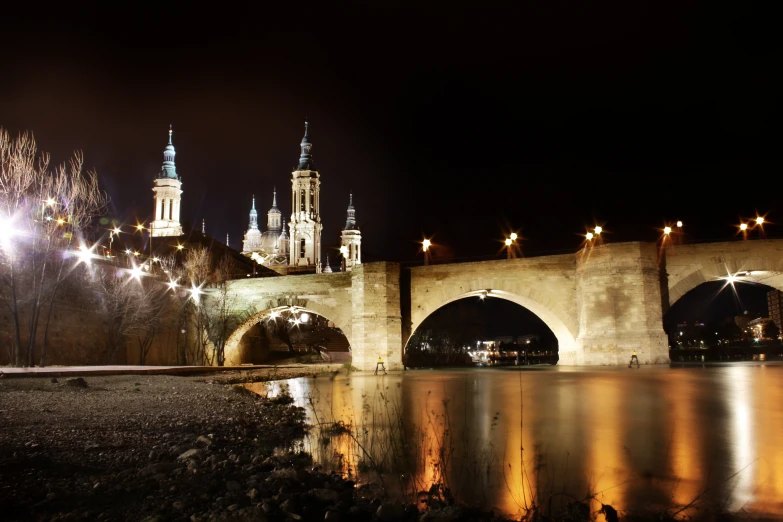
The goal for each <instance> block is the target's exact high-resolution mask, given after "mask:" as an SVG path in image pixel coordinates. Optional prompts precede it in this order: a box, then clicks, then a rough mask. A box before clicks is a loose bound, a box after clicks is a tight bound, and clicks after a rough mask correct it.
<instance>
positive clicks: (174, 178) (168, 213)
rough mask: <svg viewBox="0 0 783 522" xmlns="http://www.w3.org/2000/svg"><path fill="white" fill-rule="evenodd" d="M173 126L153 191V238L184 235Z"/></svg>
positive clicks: (151, 230) (151, 226) (151, 231)
mask: <svg viewBox="0 0 783 522" xmlns="http://www.w3.org/2000/svg"><path fill="white" fill-rule="evenodd" d="M171 134H172V130H171V126H169V144H168V145H166V148H165V149H163V168H162V169H161V171H160V173H159V174H158V177H157V178H156V179H155V186H154V187H153V188H152V191H153V192H154V193H155V195H154V196H153V199H154V201H155V219H154V220H153V221H152V223H151V224H150V235H151V236H152V237H173V236H181V235H182V225H181V224H180V221H179V205H180V200H181V197H182V181H181V180H180V178H179V176H178V175H177V168H176V166H175V165H174V158H175V156H176V155H177V153H176V152H175V151H174V145H172V144H171Z"/></svg>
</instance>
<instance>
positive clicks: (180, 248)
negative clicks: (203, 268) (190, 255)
mask: <svg viewBox="0 0 783 522" xmlns="http://www.w3.org/2000/svg"><path fill="white" fill-rule="evenodd" d="M183 248H185V245H179V244H178V245H177V250H182V249H183Z"/></svg>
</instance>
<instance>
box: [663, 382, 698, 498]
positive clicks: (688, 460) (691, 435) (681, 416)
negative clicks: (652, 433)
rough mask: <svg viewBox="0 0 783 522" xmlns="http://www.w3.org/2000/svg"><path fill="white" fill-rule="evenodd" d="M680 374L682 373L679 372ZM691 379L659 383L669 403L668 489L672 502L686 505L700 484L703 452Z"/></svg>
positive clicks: (695, 495)
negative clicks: (665, 383)
mask: <svg viewBox="0 0 783 522" xmlns="http://www.w3.org/2000/svg"><path fill="white" fill-rule="evenodd" d="M680 376H684V375H680ZM695 386H698V384H696V385H694V384H693V383H692V382H689V381H687V380H680V379H678V380H677V382H676V383H672V385H671V386H664V387H662V388H663V389H662V391H664V392H665V394H666V398H667V406H668V407H669V419H668V422H667V425H668V426H670V427H671V432H670V433H669V434H667V435H668V442H669V447H670V448H671V457H670V463H669V467H670V469H671V473H672V476H671V477H670V482H671V483H670V484H669V487H670V491H671V498H672V502H673V503H674V505H675V506H686V505H688V504H690V503H691V502H693V500H694V499H695V498H697V497H698V495H699V491H700V489H701V487H702V484H700V483H699V479H700V475H701V473H702V471H703V468H704V466H703V460H704V455H703V452H702V444H701V441H702V440H704V435H705V434H704V433H702V429H703V427H704V424H703V423H701V422H699V420H698V419H699V412H698V411H697V410H698V409H699V408H703V407H704V404H703V403H700V401H699V393H698V391H699V390H696V389H695Z"/></svg>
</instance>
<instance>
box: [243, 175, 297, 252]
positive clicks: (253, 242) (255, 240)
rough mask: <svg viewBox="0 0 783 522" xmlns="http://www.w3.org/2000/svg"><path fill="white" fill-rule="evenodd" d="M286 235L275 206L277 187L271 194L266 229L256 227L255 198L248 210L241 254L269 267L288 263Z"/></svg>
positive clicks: (278, 211) (280, 215)
mask: <svg viewBox="0 0 783 522" xmlns="http://www.w3.org/2000/svg"><path fill="white" fill-rule="evenodd" d="M288 244H289V241H288V235H287V234H286V233H285V226H284V223H283V222H282V214H281V212H280V210H279V209H278V208H277V189H275V190H274V193H273V196H272V208H271V209H269V212H267V231H266V232H263V233H262V232H261V231H260V230H259V229H258V212H256V198H255V197H253V206H252V208H251V210H250V226H249V228H248V229H247V232H246V233H245V239H244V241H243V242H242V254H244V255H246V256H248V257H251V258H252V259H254V260H255V261H256V262H257V263H258V264H261V265H264V266H269V267H281V266H286V265H288Z"/></svg>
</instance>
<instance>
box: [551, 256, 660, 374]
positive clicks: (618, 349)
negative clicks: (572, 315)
mask: <svg viewBox="0 0 783 522" xmlns="http://www.w3.org/2000/svg"><path fill="white" fill-rule="evenodd" d="M576 274H577V287H576V299H577V310H578V314H579V334H578V336H577V339H576V342H577V350H576V354H575V355H576V361H573V362H570V361H569V362H566V364H569V363H570V364H577V365H580V366H594V365H623V364H627V363H628V361H629V360H630V358H631V353H632V352H633V351H634V350H635V351H636V353H637V355H638V357H639V361H640V362H641V363H642V364H659V363H668V362H669V348H668V341H667V338H666V334H665V332H664V331H663V313H662V309H663V307H662V298H661V279H660V269H659V267H658V252H657V250H656V245H655V244H653V243H615V244H608V245H602V246H598V247H594V248H591V249H587V250H585V251H584V256H583V257H582V258H581V259H579V260H578V264H577V270H576ZM562 362H565V361H561V363H562Z"/></svg>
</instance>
